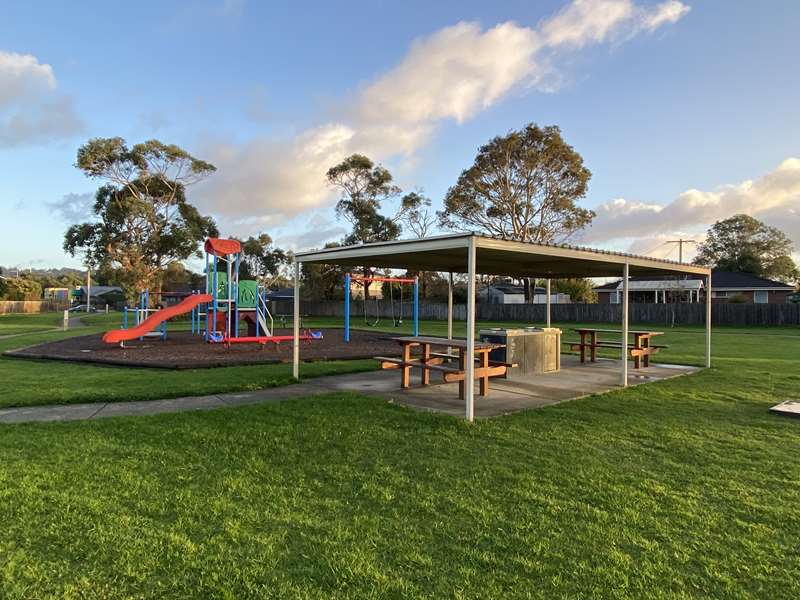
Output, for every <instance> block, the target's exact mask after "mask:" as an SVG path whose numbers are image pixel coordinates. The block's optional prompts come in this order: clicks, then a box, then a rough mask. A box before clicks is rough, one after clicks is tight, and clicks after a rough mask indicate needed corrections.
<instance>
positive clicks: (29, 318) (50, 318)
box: [0, 313, 64, 337]
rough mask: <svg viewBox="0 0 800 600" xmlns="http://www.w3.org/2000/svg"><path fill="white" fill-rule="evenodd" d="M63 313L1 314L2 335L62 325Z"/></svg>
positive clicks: (0, 328) (46, 329) (0, 333)
mask: <svg viewBox="0 0 800 600" xmlns="http://www.w3.org/2000/svg"><path fill="white" fill-rule="evenodd" d="M63 319H64V315H63V314H62V313H40V314H31V315H20V314H0V337H2V336H5V335H18V334H21V333H32V332H36V331H48V330H51V329H53V328H55V327H60V326H61V324H62V322H63Z"/></svg>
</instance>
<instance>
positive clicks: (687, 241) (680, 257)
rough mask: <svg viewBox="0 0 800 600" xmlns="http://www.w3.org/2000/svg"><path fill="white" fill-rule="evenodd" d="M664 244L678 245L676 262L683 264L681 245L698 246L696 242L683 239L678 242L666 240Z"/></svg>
mask: <svg viewBox="0 0 800 600" xmlns="http://www.w3.org/2000/svg"><path fill="white" fill-rule="evenodd" d="M664 243H665V244H678V262H681V263H682V262H683V245H684V244H698V243H699V242H697V241H696V240H684V239H683V238H681V239H678V240H667V241H666V242H664Z"/></svg>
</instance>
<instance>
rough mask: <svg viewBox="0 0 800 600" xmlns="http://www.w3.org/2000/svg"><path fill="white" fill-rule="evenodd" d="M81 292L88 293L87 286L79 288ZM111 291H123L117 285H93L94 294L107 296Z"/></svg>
mask: <svg viewBox="0 0 800 600" xmlns="http://www.w3.org/2000/svg"><path fill="white" fill-rule="evenodd" d="M78 289H79V290H80V291H81V293H83V294H85V293H86V286H85V285H82V286H80V287H79V288H78ZM111 292H120V293H122V288H121V287H117V286H115V285H93V286H92V296H105V295H106V294H108V293H111Z"/></svg>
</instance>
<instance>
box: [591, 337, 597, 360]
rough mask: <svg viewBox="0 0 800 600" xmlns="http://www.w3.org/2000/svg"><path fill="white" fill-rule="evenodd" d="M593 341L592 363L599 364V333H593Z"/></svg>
mask: <svg viewBox="0 0 800 600" xmlns="http://www.w3.org/2000/svg"><path fill="white" fill-rule="evenodd" d="M591 340H592V353H591V355H592V362H597V332H596V331H593V332H592V336H591Z"/></svg>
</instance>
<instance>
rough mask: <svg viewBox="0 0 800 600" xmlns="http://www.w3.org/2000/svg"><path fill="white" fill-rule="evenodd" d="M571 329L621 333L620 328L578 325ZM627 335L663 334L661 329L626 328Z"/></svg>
mask: <svg viewBox="0 0 800 600" xmlns="http://www.w3.org/2000/svg"><path fill="white" fill-rule="evenodd" d="M572 331H578V332H581V331H588V332H592V331H594V332H595V333H622V330H621V329H592V328H591V327H578V328H575V329H573V330H572ZM628 335H664V332H663V331H640V330H638V329H630V330H628Z"/></svg>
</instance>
